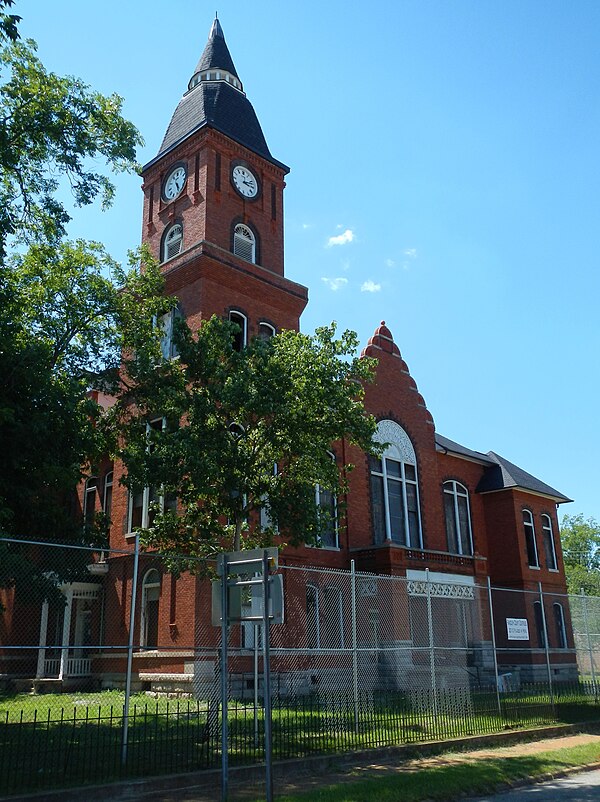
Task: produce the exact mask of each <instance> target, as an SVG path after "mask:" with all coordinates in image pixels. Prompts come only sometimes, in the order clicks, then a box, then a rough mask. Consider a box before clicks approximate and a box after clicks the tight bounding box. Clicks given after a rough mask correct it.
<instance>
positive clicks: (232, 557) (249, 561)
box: [217, 546, 279, 576]
mask: <svg viewBox="0 0 600 802" xmlns="http://www.w3.org/2000/svg"><path fill="white" fill-rule="evenodd" d="M265 552H267V557H268V560H269V571H276V570H277V566H278V563H279V549H278V548H277V546H269V547H268V548H266V549H248V550H247V551H230V552H228V553H227V554H219V556H218V558H217V573H218V575H219V576H223V563H224V561H225V557H226V558H227V571H228V573H229V574H236V575H239V574H255V573H257V572H259V571H262V561H263V557H264V553H265Z"/></svg>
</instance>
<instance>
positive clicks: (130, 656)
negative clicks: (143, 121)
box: [121, 535, 140, 766]
mask: <svg viewBox="0 0 600 802" xmlns="http://www.w3.org/2000/svg"><path fill="white" fill-rule="evenodd" d="M139 561H140V536H139V535H136V536H135V542H134V552H133V578H132V580H131V604H130V606H129V639H128V644H127V674H126V676H125V701H124V703H123V740H122V745H121V765H123V766H125V765H126V764H127V739H128V736H129V700H130V698H131V673H132V666H133V643H134V630H135V600H136V598H137V585H138V570H139Z"/></svg>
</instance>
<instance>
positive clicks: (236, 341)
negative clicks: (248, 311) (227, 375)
mask: <svg viewBox="0 0 600 802" xmlns="http://www.w3.org/2000/svg"><path fill="white" fill-rule="evenodd" d="M229 320H230V321H231V322H232V323H235V324H236V325H237V326H239V331H236V333H235V334H234V335H233V348H234V350H235V351H241V350H242V348H244V347H245V346H246V345H247V344H248V319H247V318H246V316H245V315H243V314H242V313H241V312H233V311H232V312H230V313H229Z"/></svg>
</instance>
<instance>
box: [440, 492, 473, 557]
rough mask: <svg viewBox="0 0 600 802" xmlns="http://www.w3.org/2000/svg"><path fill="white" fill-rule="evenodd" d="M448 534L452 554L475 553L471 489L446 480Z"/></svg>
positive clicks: (445, 501) (445, 502)
mask: <svg viewBox="0 0 600 802" xmlns="http://www.w3.org/2000/svg"><path fill="white" fill-rule="evenodd" d="M444 513H445V516H446V536H447V538H448V551H449V552H450V553H451V554H468V555H471V554H473V537H472V532H471V514H470V512H469V491H468V490H467V488H466V487H464V485H461V484H460V482H455V481H454V480H451V481H448V482H444Z"/></svg>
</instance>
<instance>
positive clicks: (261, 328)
mask: <svg viewBox="0 0 600 802" xmlns="http://www.w3.org/2000/svg"><path fill="white" fill-rule="evenodd" d="M275 334H276V331H275V326H272V325H271V324H270V323H265V321H264V320H262V321H261V322H260V323H259V324H258V339H259V340H270V339H271V337H274V336H275Z"/></svg>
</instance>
